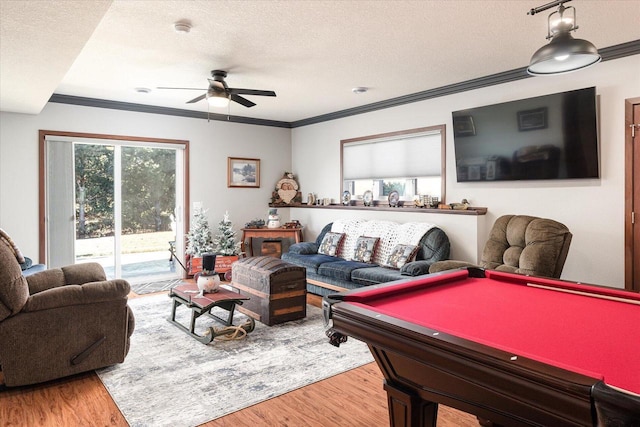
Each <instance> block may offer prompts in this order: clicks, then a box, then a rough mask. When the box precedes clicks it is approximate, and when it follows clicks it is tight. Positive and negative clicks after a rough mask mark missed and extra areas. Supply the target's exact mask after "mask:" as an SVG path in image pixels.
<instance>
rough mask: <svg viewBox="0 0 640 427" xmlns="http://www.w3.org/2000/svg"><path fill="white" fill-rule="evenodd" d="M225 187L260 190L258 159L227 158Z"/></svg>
mask: <svg viewBox="0 0 640 427" xmlns="http://www.w3.org/2000/svg"><path fill="white" fill-rule="evenodd" d="M227 187H244V188H260V159H246V158H242V157H228V158H227Z"/></svg>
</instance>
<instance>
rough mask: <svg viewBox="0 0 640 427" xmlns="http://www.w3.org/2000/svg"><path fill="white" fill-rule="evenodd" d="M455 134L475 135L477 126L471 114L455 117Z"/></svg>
mask: <svg viewBox="0 0 640 427" xmlns="http://www.w3.org/2000/svg"><path fill="white" fill-rule="evenodd" d="M453 134H454V136H458V137H459V136H474V135H475V134H476V127H475V125H474V124H473V117H471V116H457V117H454V118H453Z"/></svg>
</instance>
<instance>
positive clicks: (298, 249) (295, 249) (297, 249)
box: [289, 242, 318, 255]
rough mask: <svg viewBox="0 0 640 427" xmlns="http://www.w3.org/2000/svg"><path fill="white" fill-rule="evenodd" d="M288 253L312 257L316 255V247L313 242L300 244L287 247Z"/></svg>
mask: <svg viewBox="0 0 640 427" xmlns="http://www.w3.org/2000/svg"><path fill="white" fill-rule="evenodd" d="M289 252H292V253H294V254H301V255H312V254H315V253H318V245H316V243H315V242H300V243H294V244H293V245H291V246H289Z"/></svg>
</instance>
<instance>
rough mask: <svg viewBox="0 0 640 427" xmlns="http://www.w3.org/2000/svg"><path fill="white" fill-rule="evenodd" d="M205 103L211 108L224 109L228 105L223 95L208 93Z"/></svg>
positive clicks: (227, 100)
mask: <svg viewBox="0 0 640 427" xmlns="http://www.w3.org/2000/svg"><path fill="white" fill-rule="evenodd" d="M207 102H208V103H209V106H210V107H213V108H226V107H227V106H228V105H229V98H228V97H227V95H226V94H225V93H222V92H216V91H209V92H207Z"/></svg>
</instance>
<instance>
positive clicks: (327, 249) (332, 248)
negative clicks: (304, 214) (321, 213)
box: [318, 232, 344, 256]
mask: <svg viewBox="0 0 640 427" xmlns="http://www.w3.org/2000/svg"><path fill="white" fill-rule="evenodd" d="M343 238H344V233H332V232H328V233H326V234H325V235H324V237H323V238H322V243H320V247H319V248H318V253H319V254H323V255H330V256H336V253H338V249H339V248H340V243H341V242H342V239H343Z"/></svg>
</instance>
